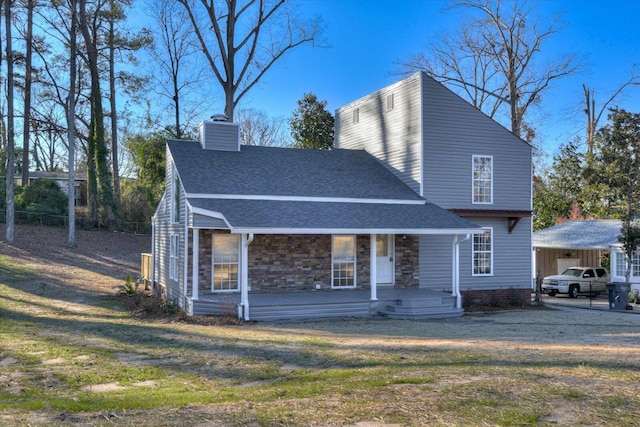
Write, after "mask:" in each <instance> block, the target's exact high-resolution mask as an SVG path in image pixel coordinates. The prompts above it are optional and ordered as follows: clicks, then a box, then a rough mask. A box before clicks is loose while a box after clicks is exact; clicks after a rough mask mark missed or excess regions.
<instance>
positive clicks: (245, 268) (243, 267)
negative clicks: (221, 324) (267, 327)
mask: <svg viewBox="0 0 640 427" xmlns="http://www.w3.org/2000/svg"><path fill="white" fill-rule="evenodd" d="M251 242H253V233H250V234H242V244H241V245H240V246H241V258H240V272H241V273H240V305H241V307H242V318H243V319H244V320H249V245H250V244H251Z"/></svg>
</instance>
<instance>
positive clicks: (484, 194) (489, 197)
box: [473, 155, 493, 204]
mask: <svg viewBox="0 0 640 427" xmlns="http://www.w3.org/2000/svg"><path fill="white" fill-rule="evenodd" d="M473 203H484V204H490V203H493V157H492V156H478V155H474V156H473Z"/></svg>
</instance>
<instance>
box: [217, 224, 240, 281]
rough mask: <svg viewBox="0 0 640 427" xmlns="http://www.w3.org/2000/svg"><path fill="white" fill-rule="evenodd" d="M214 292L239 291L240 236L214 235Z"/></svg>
mask: <svg viewBox="0 0 640 427" xmlns="http://www.w3.org/2000/svg"><path fill="white" fill-rule="evenodd" d="M212 259H213V268H212V274H213V279H212V281H211V283H212V286H211V290H212V291H213V292H233V291H237V290H238V289H239V286H238V284H239V280H238V277H239V269H240V236H239V235H237V234H214V235H213V256H212Z"/></svg>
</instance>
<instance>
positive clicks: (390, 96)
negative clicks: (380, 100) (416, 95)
mask: <svg viewBox="0 0 640 427" xmlns="http://www.w3.org/2000/svg"><path fill="white" fill-rule="evenodd" d="M394 107H395V99H394V94H393V93H390V94H388V95H387V111H391V110H393V108H394Z"/></svg>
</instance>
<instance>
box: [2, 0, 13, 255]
mask: <svg viewBox="0 0 640 427" xmlns="http://www.w3.org/2000/svg"><path fill="white" fill-rule="evenodd" d="M4 7H5V9H4V19H5V24H6V35H5V37H6V39H7V40H6V43H7V56H6V58H7V174H6V178H5V180H6V185H7V212H6V221H7V228H6V240H7V243H13V240H14V225H15V224H14V222H15V217H14V214H15V205H14V201H13V175H14V170H15V166H14V163H15V162H14V159H13V154H14V153H13V150H14V141H13V138H14V133H15V131H14V128H13V115H14V111H13V48H12V47H11V0H5V3H4Z"/></svg>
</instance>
